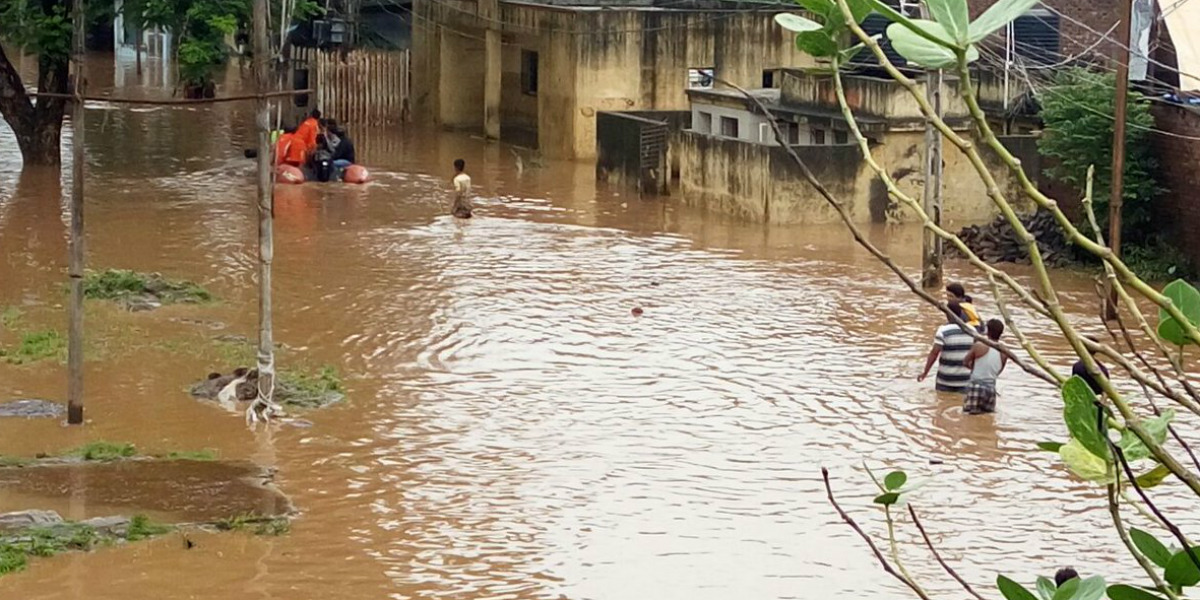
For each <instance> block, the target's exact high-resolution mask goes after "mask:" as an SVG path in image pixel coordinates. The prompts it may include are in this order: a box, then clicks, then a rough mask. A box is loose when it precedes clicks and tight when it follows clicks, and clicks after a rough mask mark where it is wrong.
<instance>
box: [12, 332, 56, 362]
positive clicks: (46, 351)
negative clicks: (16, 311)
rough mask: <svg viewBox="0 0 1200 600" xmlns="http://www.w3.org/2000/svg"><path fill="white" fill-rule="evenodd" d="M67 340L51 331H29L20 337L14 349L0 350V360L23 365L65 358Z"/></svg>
mask: <svg viewBox="0 0 1200 600" xmlns="http://www.w3.org/2000/svg"><path fill="white" fill-rule="evenodd" d="M66 351H67V339H66V338H64V337H63V336H62V335H61V334H59V333H58V332H57V331H55V330H53V329H43V330H38V331H31V332H27V333H25V334H23V335H22V336H21V341H20V342H19V343H18V344H17V346H16V347H15V348H0V360H3V361H4V362H6V363H8V364H10V365H24V364H28V363H31V362H37V361H39V360H44V359H47V358H58V359H59V360H60V361H61V360H64V359H65V358H66Z"/></svg>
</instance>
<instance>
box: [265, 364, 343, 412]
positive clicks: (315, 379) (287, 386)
mask: <svg viewBox="0 0 1200 600" xmlns="http://www.w3.org/2000/svg"><path fill="white" fill-rule="evenodd" d="M342 396H343V393H342V378H341V377H340V376H339V375H338V372H337V369H335V368H333V367H331V366H328V365H326V366H324V367H321V369H320V370H319V371H317V372H316V373H304V372H300V371H292V370H286V371H283V372H282V373H280V375H279V381H277V382H276V385H275V397H276V400H278V401H279V402H281V403H283V404H287V405H290V406H299V407H301V408H320V407H322V406H325V405H328V404H331V403H333V402H337V401H338V400H341V398H342Z"/></svg>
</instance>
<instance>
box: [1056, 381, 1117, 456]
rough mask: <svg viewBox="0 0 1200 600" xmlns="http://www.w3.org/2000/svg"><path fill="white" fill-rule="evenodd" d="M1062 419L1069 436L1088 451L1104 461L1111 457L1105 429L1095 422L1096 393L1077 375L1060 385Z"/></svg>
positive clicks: (1096, 408)
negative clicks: (1102, 429) (1069, 433)
mask: <svg viewBox="0 0 1200 600" xmlns="http://www.w3.org/2000/svg"><path fill="white" fill-rule="evenodd" d="M1062 399H1063V421H1065V422H1066V424H1067V430H1068V431H1070V432H1071V437H1072V438H1074V439H1075V440H1077V441H1078V442H1079V443H1080V444H1082V445H1083V447H1084V448H1087V449H1088V451H1089V452H1091V453H1092V454H1095V455H1096V456H1098V457H1099V458H1101V459H1102V460H1104V461H1109V460H1111V459H1112V455H1111V453H1110V451H1109V449H1108V437H1107V435H1106V433H1107V432H1106V431H1101V430H1100V429H1099V425H1098V424H1097V423H1096V411H1098V410H1099V408H1098V407H1097V406H1096V394H1095V392H1092V388H1090V387H1088V384H1087V383H1085V382H1084V381H1083V379H1082V378H1080V377H1079V376H1078V375H1075V376H1073V377H1071V378H1070V379H1068V380H1067V382H1066V383H1064V384H1063V387H1062Z"/></svg>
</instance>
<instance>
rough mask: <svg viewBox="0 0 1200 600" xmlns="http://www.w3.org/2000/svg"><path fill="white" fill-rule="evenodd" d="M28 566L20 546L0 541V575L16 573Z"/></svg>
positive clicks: (27, 560)
mask: <svg viewBox="0 0 1200 600" xmlns="http://www.w3.org/2000/svg"><path fill="white" fill-rule="evenodd" d="M27 566H29V559H28V558H27V557H26V555H25V551H24V550H22V549H21V548H18V547H15V546H11V545H7V544H3V543H0V575H7V574H9V573H16V572H17V571H22V570H24V569H25V567H27Z"/></svg>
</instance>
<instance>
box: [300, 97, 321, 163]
mask: <svg viewBox="0 0 1200 600" xmlns="http://www.w3.org/2000/svg"><path fill="white" fill-rule="evenodd" d="M320 132H321V111H319V110H317V109H315V108H314V109H313V110H312V112H311V113H309V115H308V118H307V119H305V120H304V122H303V123H300V126H299V127H297V128H296V137H297V138H299V139H300V141H301V142H304V151H305V152H308V153H310V154H311V153H312V152H313V151H314V150H316V149H317V135H318V134H319V133H320Z"/></svg>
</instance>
